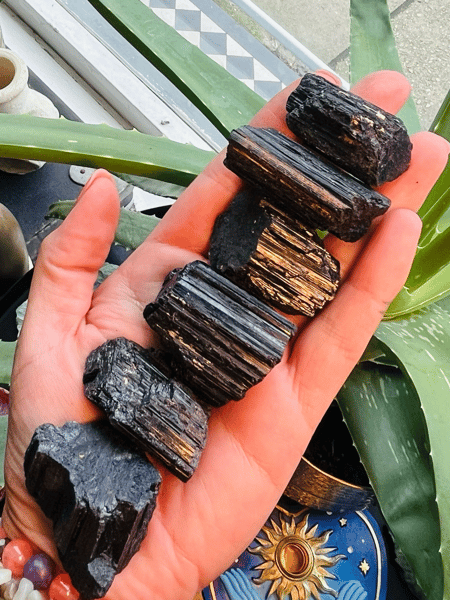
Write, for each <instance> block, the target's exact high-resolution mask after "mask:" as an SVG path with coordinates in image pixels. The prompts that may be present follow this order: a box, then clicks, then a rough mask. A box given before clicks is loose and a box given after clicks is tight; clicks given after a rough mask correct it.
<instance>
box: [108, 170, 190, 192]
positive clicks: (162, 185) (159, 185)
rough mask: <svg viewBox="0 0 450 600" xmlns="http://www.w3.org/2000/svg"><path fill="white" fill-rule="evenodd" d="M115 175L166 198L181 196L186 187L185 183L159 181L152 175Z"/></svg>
mask: <svg viewBox="0 0 450 600" xmlns="http://www.w3.org/2000/svg"><path fill="white" fill-rule="evenodd" d="M114 175H115V176H116V177H120V179H123V181H126V183H129V184H130V185H134V186H135V187H138V188H140V189H141V190H144V191H145V192H150V194H155V195H156V196H163V197H164V198H179V197H180V195H181V194H182V193H183V192H184V190H185V189H186V187H185V186H184V185H176V184H175V183H168V182H167V181H158V180H157V179H151V178H150V177H139V176H138V175H129V174H128V173H114Z"/></svg>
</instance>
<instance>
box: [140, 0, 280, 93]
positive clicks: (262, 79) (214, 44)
mask: <svg viewBox="0 0 450 600" xmlns="http://www.w3.org/2000/svg"><path fill="white" fill-rule="evenodd" d="M141 1H142V2H143V3H144V4H145V5H146V6H149V7H150V8H151V9H152V10H153V12H154V13H155V14H156V15H157V16H158V17H159V18H160V19H162V20H163V21H164V22H165V23H167V24H168V25H170V26H171V27H173V28H174V29H176V31H177V32H178V33H179V34H180V35H182V36H183V37H184V38H185V39H186V40H188V41H189V42H191V43H192V44H194V45H196V46H198V47H199V48H200V49H201V50H203V52H205V54H207V55H208V56H209V57H210V58H212V59H213V60H214V61H216V62H217V63H219V65H221V66H222V67H224V68H225V69H227V71H229V72H230V73H232V74H233V75H234V76H235V77H236V78H237V79H240V80H241V81H243V82H244V83H245V84H247V85H248V86H249V87H250V88H251V89H252V90H254V91H255V92H256V93H258V94H259V95H260V96H262V97H263V98H264V99H266V100H268V99H269V98H271V97H272V96H274V95H275V94H276V93H277V92H279V91H280V90H281V89H282V88H283V87H284V84H283V82H282V81H280V79H279V77H278V76H277V75H276V74H274V73H273V71H271V70H270V69H269V68H268V67H267V66H266V65H264V64H263V63H262V62H260V60H257V59H256V58H255V56H252V54H251V53H250V52H248V51H247V50H246V49H245V48H244V47H243V45H242V43H240V42H242V36H244V37H245V36H250V34H249V33H247V32H246V31H245V30H242V31H241V32H238V33H236V30H237V29H238V26H237V27H233V30H234V31H233V32H231V33H230V32H229V31H225V30H224V29H223V28H222V27H221V26H220V25H219V24H218V23H217V21H220V20H221V19H220V18H217V16H218V15H219V16H220V9H218V7H215V9H214V16H215V17H216V18H215V20H213V19H212V18H211V17H210V16H208V14H206V12H204V10H201V9H200V8H199V7H198V6H197V5H196V4H195V3H194V2H195V0H194V1H192V2H191V0H141ZM224 14H225V13H224ZM222 21H223V20H222ZM236 38H240V39H239V41H238V39H236ZM253 46H255V40H253ZM261 47H262V46H261ZM254 54H255V52H254ZM258 54H260V53H259V52H258ZM271 59H272V60H271V61H270V62H272V64H273V62H274V61H277V60H279V59H276V58H275V57H273V56H272V57H271ZM280 63H281V61H280Z"/></svg>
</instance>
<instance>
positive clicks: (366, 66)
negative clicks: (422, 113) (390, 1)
mask: <svg viewBox="0 0 450 600" xmlns="http://www.w3.org/2000/svg"><path fill="white" fill-rule="evenodd" d="M350 17H351V21H350V80H351V82H352V83H356V82H357V81H359V80H360V79H361V78H362V77H364V76H365V75H368V74H369V73H373V72H374V71H379V70H382V69H389V70H392V71H399V72H400V73H401V72H402V65H401V62H400V58H399V56H398V52H397V48H396V45H395V39H394V34H393V33H392V27H391V20H390V15H389V8H388V5H387V1H386V0H350ZM399 117H400V118H401V119H402V120H403V122H404V123H405V125H406V127H407V129H408V132H409V134H412V133H415V132H416V131H419V130H420V121H419V117H418V115H417V110H416V107H415V104H414V101H413V99H412V97H410V98H409V99H408V101H407V103H406V104H405V106H404V107H403V108H402V109H401V111H400V112H399Z"/></svg>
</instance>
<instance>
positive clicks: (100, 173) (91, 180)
mask: <svg viewBox="0 0 450 600" xmlns="http://www.w3.org/2000/svg"><path fill="white" fill-rule="evenodd" d="M104 174H105V172H104V171H102V170H101V169H97V171H94V172H93V173H92V175H91V176H90V177H89V179H88V180H87V182H86V183H85V184H84V187H83V189H82V190H81V192H80V193H79V195H78V198H77V200H76V201H77V202H78V200H80V199H81V198H82V197H83V196H84V194H85V193H86V192H87V191H88V189H89V188H90V187H91V186H92V185H93V184H94V183H95V182H96V181H97V179H98V178H99V177H104Z"/></svg>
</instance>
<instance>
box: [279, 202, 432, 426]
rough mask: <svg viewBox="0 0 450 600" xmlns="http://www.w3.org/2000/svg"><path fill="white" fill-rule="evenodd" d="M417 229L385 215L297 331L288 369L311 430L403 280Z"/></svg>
mask: <svg viewBox="0 0 450 600" xmlns="http://www.w3.org/2000/svg"><path fill="white" fill-rule="evenodd" d="M420 230H421V221H420V219H419V217H418V216H417V215H416V214H415V213H413V212H412V211H409V210H404V209H397V210H393V211H392V212H390V213H388V214H387V215H386V216H385V217H384V219H383V220H382V221H381V222H380V224H379V226H378V228H377V229H376V231H375V232H374V234H373V235H372V237H371V238H370V240H369V242H368V244H367V246H366V247H365V248H364V251H363V253H362V254H361V256H360V258H359V260H358V263H357V264H356V265H355V267H354V269H353V270H352V271H351V273H350V274H349V276H348V278H347V280H346V281H345V283H344V284H343V285H342V287H341V288H340V289H339V291H338V293H337V295H336V297H335V299H334V300H333V302H332V303H330V304H329V305H328V307H327V308H326V309H325V310H324V311H323V312H322V313H320V314H319V315H317V316H316V317H315V319H314V320H313V321H312V322H311V323H310V324H309V325H308V327H306V328H305V329H304V330H303V332H302V334H301V335H300V338H299V341H300V340H301V345H300V344H299V343H296V344H295V345H294V348H293V352H292V355H291V357H290V360H291V366H292V367H293V373H294V377H295V378H296V387H297V389H298V390H299V397H300V399H301V402H302V403H304V413H305V415H307V417H308V419H313V420H312V421H311V426H313V427H315V426H316V425H317V423H318V420H317V419H320V418H321V417H322V414H323V412H324V411H325V410H326V408H327V406H328V400H329V398H333V397H334V396H335V395H336V393H337V392H338V391H339V389H340V387H341V386H342V384H343V383H344V381H345V380H346V379H347V377H348V375H349V374H350V372H351V369H352V368H353V366H354V365H355V364H356V362H357V361H358V360H359V358H360V356H361V354H362V353H363V351H364V349H365V347H366V345H367V343H368V342H369V340H370V337H371V336H372V334H373V333H374V331H375V329H376V328H377V326H378V324H379V322H380V320H381V318H382V316H383V314H384V312H385V310H386V308H387V306H388V305H389V303H390V302H391V301H392V300H393V299H394V297H395V296H396V294H397V293H398V291H399V290H400V288H401V286H402V285H403V283H404V281H405V280H406V277H407V276H408V273H409V270H410V267H411V263H412V260H413V258H414V254H415V249H416V245H417V241H418V238H419V235H420ZM304 373H308V378H305V377H304ZM331 373H332V374H331ZM327 374H329V375H328V376H327ZM306 381H308V382H309V383H308V387H306V385H305V382H306ZM324 402H325V405H324Z"/></svg>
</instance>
